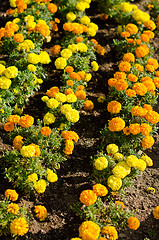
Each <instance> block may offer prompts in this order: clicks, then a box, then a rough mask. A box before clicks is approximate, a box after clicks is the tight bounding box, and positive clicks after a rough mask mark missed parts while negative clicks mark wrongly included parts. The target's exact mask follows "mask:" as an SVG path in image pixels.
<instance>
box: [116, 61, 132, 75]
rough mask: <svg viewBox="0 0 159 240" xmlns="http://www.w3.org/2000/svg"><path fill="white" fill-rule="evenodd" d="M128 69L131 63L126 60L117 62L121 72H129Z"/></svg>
mask: <svg viewBox="0 0 159 240" xmlns="http://www.w3.org/2000/svg"><path fill="white" fill-rule="evenodd" d="M130 69H131V64H130V63H129V62H127V61H122V62H121V63H120V64H119V70H120V71H122V72H129V71H130Z"/></svg>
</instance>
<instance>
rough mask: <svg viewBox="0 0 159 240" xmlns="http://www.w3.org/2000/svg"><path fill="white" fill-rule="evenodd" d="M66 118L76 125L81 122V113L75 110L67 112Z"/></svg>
mask: <svg viewBox="0 0 159 240" xmlns="http://www.w3.org/2000/svg"><path fill="white" fill-rule="evenodd" d="M65 117H66V119H67V121H69V122H72V123H75V122H78V120H79V112H78V111H77V110H75V109H71V110H70V111H68V112H66V114H65Z"/></svg>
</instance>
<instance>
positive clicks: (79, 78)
mask: <svg viewBox="0 0 159 240" xmlns="http://www.w3.org/2000/svg"><path fill="white" fill-rule="evenodd" d="M69 76H70V78H71V79H73V80H76V81H80V80H81V77H80V76H79V74H78V73H76V72H71V73H70V74H69Z"/></svg>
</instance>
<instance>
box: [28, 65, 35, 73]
mask: <svg viewBox="0 0 159 240" xmlns="http://www.w3.org/2000/svg"><path fill="white" fill-rule="evenodd" d="M27 69H28V70H29V71H30V72H36V70H37V68H36V66H35V65H33V64H29V65H28V66H27Z"/></svg>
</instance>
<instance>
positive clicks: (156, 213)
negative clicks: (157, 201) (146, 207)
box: [153, 206, 159, 219]
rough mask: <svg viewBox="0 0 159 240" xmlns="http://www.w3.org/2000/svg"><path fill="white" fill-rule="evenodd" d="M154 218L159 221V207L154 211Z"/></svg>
mask: <svg viewBox="0 0 159 240" xmlns="http://www.w3.org/2000/svg"><path fill="white" fill-rule="evenodd" d="M153 216H154V218H155V219H159V206H157V207H155V209H154V210H153Z"/></svg>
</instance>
